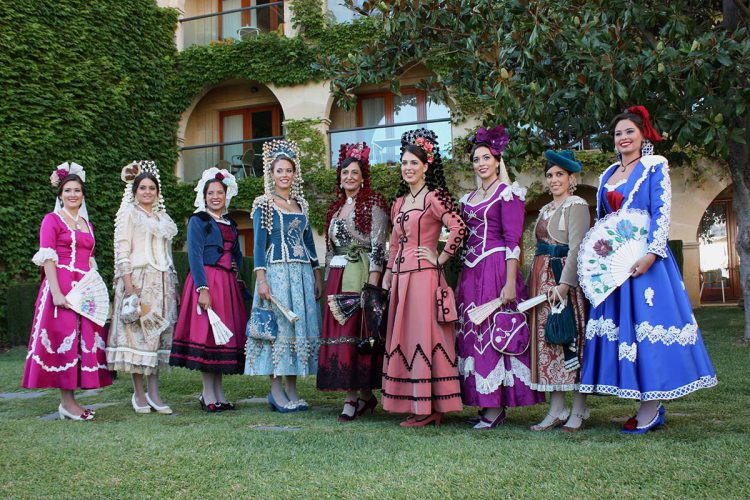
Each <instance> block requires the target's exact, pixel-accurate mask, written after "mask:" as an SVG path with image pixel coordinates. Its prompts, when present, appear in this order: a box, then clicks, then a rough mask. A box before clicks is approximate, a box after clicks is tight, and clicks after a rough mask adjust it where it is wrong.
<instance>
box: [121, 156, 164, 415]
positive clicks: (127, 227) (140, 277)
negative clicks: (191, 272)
mask: <svg viewBox="0 0 750 500" xmlns="http://www.w3.org/2000/svg"><path fill="white" fill-rule="evenodd" d="M122 179H123V181H125V183H126V185H125V193H124V194H123V200H122V204H121V205H120V210H119V211H118V212H117V218H116V219H115V302H114V312H113V314H112V325H111V327H110V331H109V341H108V342H107V345H108V347H107V363H108V364H109V369H110V370H117V371H118V372H124V373H130V374H131V375H132V377H133V389H134V390H133V397H132V399H131V404H132V405H133V410H135V412H136V413H150V412H151V410H152V409H153V410H155V411H157V412H159V413H165V414H169V413H172V410H171V409H170V408H169V406H167V405H166V404H164V402H163V401H162V400H161V398H160V397H159V378H158V371H159V368H160V367H161V366H166V365H168V364H169V353H170V348H171V346H172V333H173V331H174V325H175V322H176V321H177V291H176V290H177V273H176V271H175V268H174V264H173V262H172V239H173V238H174V237H175V235H177V226H176V225H175V223H174V221H172V219H171V218H170V217H169V215H167V212H166V211H165V209H164V198H163V197H162V195H161V186H160V182H159V171H158V169H157V168H156V165H155V164H154V162H151V161H140V162H134V163H131V164H130V165H128V166H127V167H125V168H124V169H123V172H122ZM144 375H145V376H146V378H147V390H146V391H144V389H143V378H144Z"/></svg>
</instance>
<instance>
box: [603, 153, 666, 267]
mask: <svg viewBox="0 0 750 500" xmlns="http://www.w3.org/2000/svg"><path fill="white" fill-rule="evenodd" d="M619 166H620V164H619V163H615V164H613V165H611V166H610V167H609V168H607V169H606V170H605V171H604V172H603V173H602V175H601V177H600V178H599V192H598V193H597V197H596V203H597V205H596V214H597V218H602V217H604V216H605V215H607V214H609V213H612V212H614V211H616V210H620V209H625V208H632V209H638V210H643V211H645V212H648V214H649V216H650V218H651V222H650V226H649V232H648V238H647V241H648V249H647V251H648V252H649V253H653V254H654V255H657V256H659V257H666V256H667V238H668V237H669V225H670V221H671V207H672V182H671V180H670V178H669V163H668V162H667V159H666V158H664V157H663V156H659V155H647V156H644V157H642V158H641V159H640V160H639V161H638V163H637V164H636V166H635V168H633V171H632V172H631V173H630V176H629V177H628V179H627V181H626V182H624V183H622V184H621V183H617V185H616V187H615V188H614V189H608V188H607V182H608V180H609V178H610V177H611V176H612V173H613V172H614V171H615V169H616V168H618V167H619ZM613 205H614V206H613ZM618 205H619V206H618Z"/></svg>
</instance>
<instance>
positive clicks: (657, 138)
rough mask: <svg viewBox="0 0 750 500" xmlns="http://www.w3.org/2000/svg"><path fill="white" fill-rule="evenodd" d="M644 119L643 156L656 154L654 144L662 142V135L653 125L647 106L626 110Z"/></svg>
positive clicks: (632, 107)
mask: <svg viewBox="0 0 750 500" xmlns="http://www.w3.org/2000/svg"><path fill="white" fill-rule="evenodd" d="M625 111H626V112H627V113H632V114H634V115H638V116H640V117H641V118H643V143H642V144H641V156H648V155H652V154H654V143H655V142H661V134H659V132H657V131H656V129H655V128H654V127H653V125H651V118H650V117H649V114H648V110H647V109H646V107H645V106H630V107H629V108H628V109H626V110H625Z"/></svg>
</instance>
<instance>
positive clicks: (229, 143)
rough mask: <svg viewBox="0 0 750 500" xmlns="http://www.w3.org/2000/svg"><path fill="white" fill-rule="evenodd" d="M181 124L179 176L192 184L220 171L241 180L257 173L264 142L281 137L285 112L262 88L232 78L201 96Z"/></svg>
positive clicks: (271, 95)
mask: <svg viewBox="0 0 750 500" xmlns="http://www.w3.org/2000/svg"><path fill="white" fill-rule="evenodd" d="M183 120H185V121H186V123H185V126H184V130H185V133H184V139H183V144H182V147H181V148H180V156H181V162H180V165H181V168H179V170H180V171H178V172H177V174H178V176H179V177H180V178H181V179H182V180H183V181H186V182H191V181H194V180H196V179H198V178H200V176H201V173H202V172H203V171H204V170H206V169H207V168H211V167H219V168H226V169H227V170H230V171H231V172H232V173H233V174H234V175H235V176H237V178H240V179H241V178H243V177H253V176H255V177H257V176H259V175H261V173H262V161H261V151H262V145H263V142H265V141H267V140H269V139H273V138H276V137H280V136H281V124H282V122H283V120H284V112H283V110H282V108H281V104H280V103H279V101H278V99H277V98H276V96H275V95H274V93H273V92H271V90H270V89H269V88H268V87H266V86H265V85H262V84H260V83H255V82H249V81H244V80H232V81H226V82H223V83H221V84H219V85H217V86H216V87H214V88H212V89H210V90H209V91H208V92H206V93H205V94H204V95H203V96H202V97H201V98H200V100H199V101H198V102H197V103H196V104H195V106H194V107H193V109H192V111H191V112H190V114H189V116H187V117H185V118H183Z"/></svg>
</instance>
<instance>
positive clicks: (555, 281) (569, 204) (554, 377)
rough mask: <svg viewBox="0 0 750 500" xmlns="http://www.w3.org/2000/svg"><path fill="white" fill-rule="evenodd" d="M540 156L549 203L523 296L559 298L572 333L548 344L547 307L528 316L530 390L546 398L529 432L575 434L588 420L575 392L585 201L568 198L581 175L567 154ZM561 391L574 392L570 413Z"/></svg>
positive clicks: (582, 319)
mask: <svg viewBox="0 0 750 500" xmlns="http://www.w3.org/2000/svg"><path fill="white" fill-rule="evenodd" d="M544 156H545V158H547V164H546V165H545V168H544V179H545V183H546V184H547V189H548V190H549V192H550V193H551V194H552V201H551V202H549V203H548V204H547V205H545V206H544V207H543V208H542V209H541V211H540V212H539V218H538V219H537V221H536V224H535V226H534V235H535V237H536V255H535V256H534V263H533V264H532V269H531V272H530V273H529V281H530V283H529V295H530V296H531V297H534V296H537V295H540V294H545V295H547V296H548V297H550V298H551V299H552V300H553V301H554V300H555V299H556V298H557V297H558V294H559V296H560V297H563V298H565V299H566V300H567V301H568V307H570V308H572V311H573V317H574V320H575V330H576V331H575V335H574V338H573V341H572V342H570V343H568V344H565V345H559V344H551V343H548V342H547V341H546V340H545V335H544V334H545V326H546V325H547V321H548V318H549V316H550V304H549V303H544V304H542V305H540V306H537V307H535V308H534V309H532V311H531V317H530V321H529V325H530V327H531V343H530V349H529V350H530V351H531V387H532V389H535V390H537V391H543V392H549V393H550V407H549V410H548V412H547V415H546V416H545V417H544V420H542V421H541V422H539V423H538V424H536V425H533V426H531V430H533V431H546V430H550V429H553V428H555V427H559V426H561V425H563V424H565V425H564V426H563V428H562V430H563V431H567V432H570V431H577V430H579V429H580V428H581V425H582V423H583V421H584V420H585V419H586V418H587V417H588V409H587V408H586V400H585V396H584V395H582V394H579V393H578V387H579V384H580V382H581V360H582V359H583V344H584V341H585V334H586V309H587V302H586V299H585V297H584V295H583V292H582V290H581V289H580V288H579V287H578V276H577V269H578V265H577V259H578V247H579V246H580V244H581V240H582V239H583V237H584V235H585V234H586V232H587V231H588V229H589V227H590V226H591V217H590V215H589V208H588V204H587V203H586V200H584V199H583V198H581V197H579V196H575V195H573V192H574V191H575V186H576V174H578V173H579V172H580V171H581V164H580V163H579V162H577V161H576V160H575V156H574V154H573V151H560V152H557V151H547V152H545V153H544ZM571 333H572V332H571ZM566 392H573V393H574V396H573V407H572V410H571V411H569V410H567V409H566V408H565V393H566Z"/></svg>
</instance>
